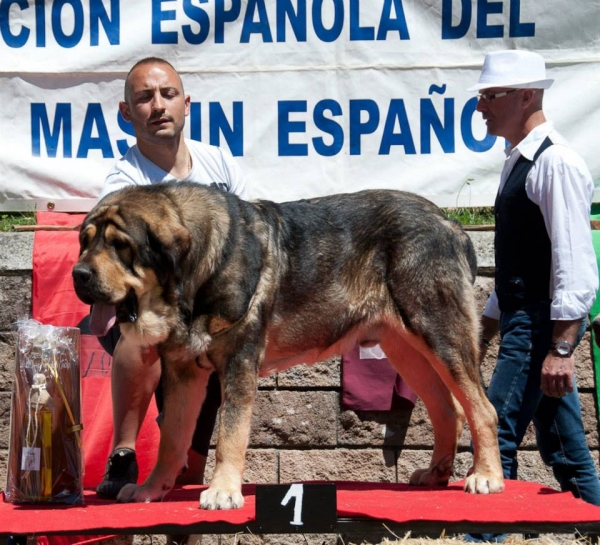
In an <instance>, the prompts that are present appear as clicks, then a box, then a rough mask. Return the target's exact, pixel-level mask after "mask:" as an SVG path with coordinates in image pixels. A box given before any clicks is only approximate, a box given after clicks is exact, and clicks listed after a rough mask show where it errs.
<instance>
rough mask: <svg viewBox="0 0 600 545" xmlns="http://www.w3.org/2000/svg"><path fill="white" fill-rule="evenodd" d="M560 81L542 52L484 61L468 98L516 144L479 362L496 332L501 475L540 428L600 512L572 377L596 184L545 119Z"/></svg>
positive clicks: (591, 269) (550, 455)
mask: <svg viewBox="0 0 600 545" xmlns="http://www.w3.org/2000/svg"><path fill="white" fill-rule="evenodd" d="M552 83H553V80H551V79H547V78H546V67H545V63H544V59H543V58H542V57H541V56H540V55H538V54H537V53H533V52H527V51H514V50H512V51H498V52H495V53H490V54H488V55H487V56H486V58H485V61H484V65H483V70H482V72H481V76H480V78H479V82H478V83H477V84H476V85H474V86H473V87H471V88H470V89H469V90H470V91H478V92H479V101H478V103H477V110H478V111H479V112H481V114H482V116H483V119H484V120H485V122H486V125H487V130H488V133H489V134H492V135H495V136H500V137H503V138H505V139H506V140H507V141H508V142H509V146H508V147H507V148H506V151H505V153H506V161H505V163H504V167H503V169H502V173H501V176H500V187H499V190H498V195H497V197H496V202H495V217H496V234H495V258H496V283H495V290H494V291H493V292H492V294H491V295H490V298H489V300H488V302H487V304H486V307H485V310H484V312H483V316H482V346H481V348H482V350H481V358H482V359H483V357H484V356H485V352H486V348H487V346H488V345H489V343H490V341H491V340H492V338H493V337H494V336H495V335H496V334H497V333H498V332H499V333H500V339H501V340H500V349H499V352H498V361H497V364H496V368H495V371H494V374H493V376H492V379H491V382H490V385H489V388H488V392H487V394H488V397H489V398H490V401H491V402H492V403H493V405H494V406H495V408H496V411H497V413H498V421H499V422H498V438H499V445H500V454H501V459H502V466H503V469H504V476H505V477H506V478H510V479H515V478H516V477H517V459H516V453H517V448H518V447H519V445H520V444H521V441H522V439H523V436H524V434H525V431H526V429H527V427H528V425H529V423H530V422H531V421H533V423H534V425H535V430H536V436H537V444H538V449H539V451H540V454H541V456H542V459H543V460H544V462H545V463H546V464H548V465H549V466H550V467H551V468H552V470H553V472H554V475H555V477H556V479H557V480H558V482H559V483H560V487H561V489H562V490H569V491H571V492H572V493H573V494H574V495H575V496H577V497H580V498H582V499H583V500H585V501H587V502H589V503H592V504H594V505H600V481H599V479H598V475H597V473H596V469H595V467H594V463H593V461H592V458H591V456H590V452H589V449H588V447H587V443H586V438H585V432H584V428H583V423H582V420H581V409H580V404H579V396H578V393H577V386H576V381H575V375H574V371H573V367H574V358H573V350H574V348H575V346H576V345H577V343H578V342H579V340H580V338H581V336H582V335H583V332H584V331H585V327H586V321H587V315H588V312H589V310H590V308H591V306H592V303H593V302H594V298H595V296H596V292H597V290H598V270H597V265H596V258H595V255H594V250H593V247H592V240H591V234H590V221H589V216H590V207H591V202H592V193H593V189H594V184H593V182H592V177H591V175H590V172H589V170H588V169H587V167H586V165H585V163H584V161H583V159H582V158H581V157H580V156H579V155H578V154H577V153H576V152H575V151H574V150H573V149H572V148H571V147H569V145H568V143H567V142H566V141H565V140H564V139H563V138H562V137H561V136H560V135H559V134H558V133H557V132H556V130H554V128H553V126H552V124H551V123H550V122H548V121H547V120H546V118H545V116H544V112H543V110H542V101H543V97H544V89H548V88H549V87H550V86H551V85H552ZM470 537H471V538H473V537H475V536H470ZM486 537H487V539H486ZM479 538H480V539H479V540H493V541H498V540H501V536H490V535H487V536H486V535H483V536H481V535H480V536H479Z"/></svg>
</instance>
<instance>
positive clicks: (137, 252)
mask: <svg viewBox="0 0 600 545" xmlns="http://www.w3.org/2000/svg"><path fill="white" fill-rule="evenodd" d="M79 241H80V246H81V248H80V256H79V260H78V261H77V263H76V264H75V266H74V267H73V283H74V287H75V293H76V294H77V296H78V297H79V298H80V299H81V300H82V301H83V302H84V303H87V304H93V305H94V307H95V311H96V312H98V313H101V312H102V311H103V309H104V308H105V306H106V305H111V306H114V307H115V308H116V318H117V320H118V321H119V322H121V323H136V322H137V321H138V320H139V319H140V318H142V314H143V313H144V312H152V313H154V314H156V313H158V314H160V310H159V307H163V308H164V307H167V306H168V303H169V302H168V301H166V300H165V298H167V299H168V297H169V293H170V291H172V287H173V284H174V283H177V279H176V278H175V276H176V275H177V271H178V266H177V265H178V264H179V263H180V262H181V260H182V259H183V258H184V257H185V255H186V254H187V252H188V251H189V248H190V244H191V234H190V232H189V231H188V229H186V227H185V226H184V225H183V223H182V219H181V218H180V216H179V213H178V210H177V207H176V206H174V204H173V202H172V201H171V200H170V199H169V198H168V196H167V195H166V194H164V193H162V192H158V191H152V190H151V189H149V190H147V191H146V190H145V189H144V188H131V189H129V188H128V189H124V190H121V191H118V192H115V193H113V194H110V195H108V196H107V197H105V198H104V199H103V200H102V201H101V202H100V203H98V205H97V206H96V207H95V208H94V209H93V210H92V211H91V212H90V213H89V214H88V215H87V217H86V219H85V221H84V223H83V225H82V228H81V232H80V236H79ZM98 315H100V314H98ZM158 318H160V316H158ZM93 320H94V314H92V321H93ZM107 328H108V325H106V326H105V329H107ZM97 329H98V328H97V327H96V330H97Z"/></svg>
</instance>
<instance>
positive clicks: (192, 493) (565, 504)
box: [0, 481, 600, 534]
mask: <svg viewBox="0 0 600 545" xmlns="http://www.w3.org/2000/svg"><path fill="white" fill-rule="evenodd" d="M336 485H337V514H338V517H339V518H342V517H348V518H357V519H361V518H367V519H374V520H382V521H390V522H396V523H410V522H416V521H418V522H420V523H422V522H427V521H431V522H444V523H448V524H449V525H450V524H452V523H454V522H474V523H485V522H491V523H494V522H497V523H509V524H510V523H527V522H531V523H541V524H543V523H553V522H555V523H572V524H581V523H589V522H598V521H600V507H595V506H593V505H591V504H589V503H585V502H584V501H583V500H580V499H576V498H574V497H573V495H572V494H570V493H568V492H557V491H555V490H552V489H550V488H547V487H545V486H542V485H540V484H537V483H528V482H523V481H507V482H506V490H505V492H504V493H503V494H492V495H475V494H467V493H465V492H463V490H462V483H452V484H451V485H450V486H448V487H435V488H433V487H432V488H428V487H409V486H408V485H406V484H386V483H358V482H357V483H353V482H339V483H336ZM204 488H205V487H199V486H186V487H176V488H175V489H173V490H172V491H171V492H170V493H169V494H168V495H167V497H166V498H165V501H163V502H160V503H150V504H147V503H133V504H117V503H114V502H111V501H102V500H99V499H98V498H97V497H96V496H95V495H94V494H93V493H91V492H86V498H85V499H86V506H85V507H66V506H60V507H50V506H48V507H39V506H24V505H23V506H17V505H14V504H9V503H0V532H1V533H7V534H11V533H14V534H31V533H45V534H47V533H51V532H66V531H74V532H77V531H83V530H87V531H89V530H92V531H98V532H100V531H102V532H119V531H124V530H127V531H128V533H134V532H131V530H135V529H145V531H146V532H148V533H156V534H161V533H167V532H170V533H173V526H177V525H180V526H185V525H192V524H198V523H203V522H207V523H210V522H229V523H231V524H239V525H244V524H247V523H249V522H251V521H253V520H254V519H255V486H254V485H245V486H244V487H243V493H244V496H245V498H246V504H245V505H244V507H243V508H242V509H236V510H232V511H203V510H201V509H199V508H198V498H199V494H200V491H201V490H203V489H204ZM167 525H169V528H166V527H165V526H167ZM241 529H243V526H242V528H241ZM448 529H449V531H451V528H450V527H449V528H448ZM207 530H210V529H209V528H208V529H207ZM209 533H210V532H209Z"/></svg>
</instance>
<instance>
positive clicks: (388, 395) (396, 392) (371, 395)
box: [342, 344, 417, 411]
mask: <svg viewBox="0 0 600 545" xmlns="http://www.w3.org/2000/svg"><path fill="white" fill-rule="evenodd" d="M416 401H417V396H416V394H415V393H414V392H413V391H412V390H411V389H410V387H409V386H408V384H406V382H404V381H403V380H402V378H401V377H400V375H399V374H398V373H396V370H395V369H394V368H393V367H392V366H391V364H390V362H389V361H388V359H387V358H384V359H381V360H378V359H362V360H361V359H360V349H359V346H358V344H357V345H356V346H355V347H354V350H352V351H351V352H350V353H349V354H345V355H344V356H343V357H342V407H343V408H344V409H351V410H353V411H390V410H392V409H412V408H413V407H414V406H415V403H416Z"/></svg>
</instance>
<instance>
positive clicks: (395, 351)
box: [381, 331, 464, 486]
mask: <svg viewBox="0 0 600 545" xmlns="http://www.w3.org/2000/svg"><path fill="white" fill-rule="evenodd" d="M381 345H382V348H383V350H384V351H385V353H386V355H387V357H388V359H389V360H390V363H391V364H392V366H393V367H394V368H395V369H396V370H397V371H398V373H399V374H400V375H401V376H402V378H403V380H405V381H406V382H407V384H408V385H409V386H410V387H411V388H412V389H413V391H414V392H415V393H416V394H417V395H418V396H419V397H420V398H421V399H422V400H423V403H424V404H425V407H426V408H427V412H428V414H429V418H430V419H431V424H432V426H433V433H434V437H435V440H434V447H433V455H432V457H431V463H430V464H429V467H428V468H423V469H418V470H416V471H415V472H414V473H413V474H412V475H411V477H410V484H412V485H428V486H435V485H446V484H448V481H449V479H450V477H451V476H452V473H453V467H454V458H455V456H456V450H457V448H458V441H459V438H460V435H461V433H462V430H463V423H464V414H463V411H462V408H461V407H460V405H458V403H457V402H456V399H455V398H454V396H453V395H452V394H451V393H450V390H448V388H447V387H446V385H445V384H444V382H443V381H442V380H441V378H440V377H439V375H438V374H437V373H436V372H435V370H434V369H433V367H432V366H431V364H430V363H429V361H428V359H427V358H426V357H425V356H424V355H423V354H421V353H420V352H419V351H417V350H415V349H414V348H413V347H412V346H411V345H410V344H408V343H407V342H406V341H405V340H403V339H401V338H400V337H398V335H397V333H396V332H395V331H394V332H392V334H390V335H388V336H387V338H386V340H382V342H381Z"/></svg>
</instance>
